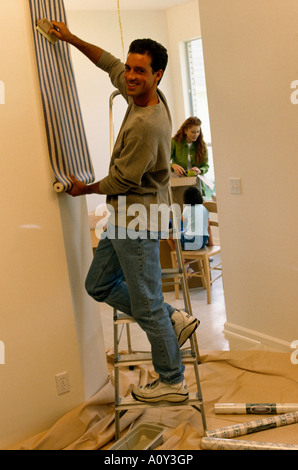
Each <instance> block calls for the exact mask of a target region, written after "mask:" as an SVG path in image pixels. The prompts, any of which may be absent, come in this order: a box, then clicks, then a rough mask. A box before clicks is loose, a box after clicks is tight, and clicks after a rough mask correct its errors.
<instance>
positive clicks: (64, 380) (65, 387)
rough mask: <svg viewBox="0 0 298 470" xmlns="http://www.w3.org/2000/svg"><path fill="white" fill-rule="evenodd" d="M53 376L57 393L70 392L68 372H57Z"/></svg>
mask: <svg viewBox="0 0 298 470" xmlns="http://www.w3.org/2000/svg"><path fill="white" fill-rule="evenodd" d="M55 378H56V385H57V393H58V395H63V393H68V392H70V386H69V378H68V372H62V373H61V374H57V375H56V376H55Z"/></svg>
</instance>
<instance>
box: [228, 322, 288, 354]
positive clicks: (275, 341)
mask: <svg viewBox="0 0 298 470" xmlns="http://www.w3.org/2000/svg"><path fill="white" fill-rule="evenodd" d="M224 333H226V334H227V335H229V334H231V335H233V336H235V337H238V338H239V339H243V340H245V341H249V342H254V343H258V344H260V345H264V346H266V347H268V348H270V349H273V350H276V351H284V352H289V351H291V350H292V349H291V343H289V342H287V341H283V340H281V339H279V338H275V337H274V336H268V335H265V334H263V333H260V332H259V331H255V330H250V329H248V328H244V327H243V326H240V325H236V324H235V323H230V322H226V323H225V324H224Z"/></svg>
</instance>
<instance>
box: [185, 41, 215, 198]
mask: <svg viewBox="0 0 298 470" xmlns="http://www.w3.org/2000/svg"><path fill="white" fill-rule="evenodd" d="M185 45H186V58H187V69H188V70H187V72H188V73H187V75H188V96H189V107H190V113H191V115H192V116H197V117H198V118H199V119H200V120H201V121H202V132H203V135H204V140H205V142H206V144H207V147H208V156H209V171H208V173H207V175H206V176H207V177H208V178H209V179H211V181H213V182H214V167H213V155H212V144H211V131H210V121H209V110H208V100H207V90H206V80H205V68H204V59H203V47H202V39H201V38H197V39H193V40H191V41H187V42H186V43H185ZM214 191H215V189H214ZM214 191H213V192H214ZM211 194H212V192H211V193H210V194H206V196H207V197H208V196H211Z"/></svg>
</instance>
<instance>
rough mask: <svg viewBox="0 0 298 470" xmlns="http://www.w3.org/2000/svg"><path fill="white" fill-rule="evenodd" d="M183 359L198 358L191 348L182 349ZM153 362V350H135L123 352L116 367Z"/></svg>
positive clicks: (194, 359)
mask: <svg viewBox="0 0 298 470" xmlns="http://www.w3.org/2000/svg"><path fill="white" fill-rule="evenodd" d="M181 356H182V361H183V362H184V361H185V362H188V363H191V362H192V363H193V362H195V361H196V360H197V358H196V356H195V354H194V353H193V352H192V350H191V349H181ZM150 363H152V355H151V352H142V353H139V352H135V353H132V354H121V355H119V356H118V358H115V360H114V366H115V367H126V366H136V365H139V364H150Z"/></svg>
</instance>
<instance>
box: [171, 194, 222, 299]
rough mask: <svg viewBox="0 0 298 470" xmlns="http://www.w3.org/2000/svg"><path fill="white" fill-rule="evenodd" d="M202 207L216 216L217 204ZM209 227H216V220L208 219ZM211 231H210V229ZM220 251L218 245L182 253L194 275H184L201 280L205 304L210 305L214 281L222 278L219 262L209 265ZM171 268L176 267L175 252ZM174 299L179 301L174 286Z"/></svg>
mask: <svg viewBox="0 0 298 470" xmlns="http://www.w3.org/2000/svg"><path fill="white" fill-rule="evenodd" d="M204 206H205V207H206V209H207V210H208V211H209V213H210V214H217V204H216V202H214V201H205V202H204ZM210 226H211V227H212V226H213V227H218V220H213V217H210ZM211 230H212V229H211ZM220 251H221V248H220V246H219V245H212V246H206V247H205V248H202V249H201V250H193V251H191V250H188V251H182V256H183V259H184V261H185V262H187V263H189V265H190V267H191V268H192V269H194V271H195V272H194V273H190V274H186V275H187V277H188V278H189V277H199V278H201V279H202V284H203V287H204V288H205V289H206V290H207V303H208V304H210V303H211V286H212V284H213V282H214V281H216V280H217V279H219V278H220V277H221V276H222V267H221V261H220V262H219V263H217V264H216V265H214V266H211V265H210V258H211V257H212V258H213V257H214V256H216V255H218V254H219V253H220ZM171 259H172V266H173V268H175V267H177V259H176V252H175V251H172V252H171ZM212 271H217V272H220V274H219V275H218V276H216V277H212ZM175 295H176V299H179V286H177V285H176V286H175Z"/></svg>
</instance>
